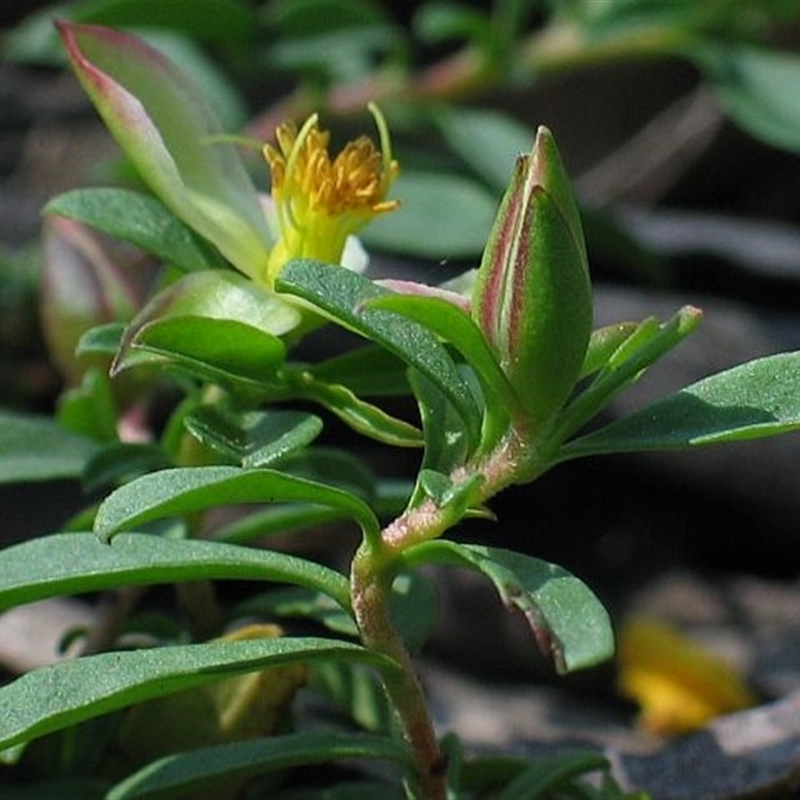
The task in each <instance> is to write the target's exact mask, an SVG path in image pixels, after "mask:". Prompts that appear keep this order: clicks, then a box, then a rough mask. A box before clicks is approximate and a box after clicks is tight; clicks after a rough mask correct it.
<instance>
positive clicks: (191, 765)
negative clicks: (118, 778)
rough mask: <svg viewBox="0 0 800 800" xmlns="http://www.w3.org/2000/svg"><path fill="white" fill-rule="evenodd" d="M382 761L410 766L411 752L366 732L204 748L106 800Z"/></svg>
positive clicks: (154, 769) (153, 768)
mask: <svg viewBox="0 0 800 800" xmlns="http://www.w3.org/2000/svg"><path fill="white" fill-rule="evenodd" d="M354 758H358V759H363V758H368V759H380V760H386V761H393V762H396V763H399V764H401V765H403V766H405V767H407V766H408V752H407V751H406V749H405V748H404V747H403V746H402V745H400V744H399V743H398V742H396V741H394V740H392V739H389V738H388V737H386V736H375V735H370V734H363V733H329V732H326V733H315V732H311V733H293V734H287V735H285V736H272V737H270V738H268V739H256V740H254V741H247V742H237V743H235V744H227V745H220V746H217V747H204V748H201V749H200V750H196V751H194V752H189V753H180V754H176V755H173V756H167V757H166V758H162V759H159V760H158V761H155V762H153V763H152V764H148V765H147V766H146V767H144V768H143V769H141V770H139V771H138V772H137V773H135V774H134V775H131V776H130V777H129V778H126V779H125V780H123V781H122V782H121V783H118V784H117V785H116V786H115V787H114V788H113V789H112V790H111V791H110V792H109V793H108V795H107V800H134V798H177V797H184V796H185V795H187V794H188V793H191V792H192V791H195V792H196V791H198V790H200V789H206V788H207V787H208V786H209V785H213V784H211V782H212V781H217V780H219V779H220V778H228V779H232V778H236V779H237V780H241V779H243V778H247V777H250V776H254V775H258V774H263V773H264V772H269V771H273V770H279V769H281V770H283V769H289V768H290V767H296V766H300V765H303V764H318V763H320V762H327V761H339V760H342V759H354Z"/></svg>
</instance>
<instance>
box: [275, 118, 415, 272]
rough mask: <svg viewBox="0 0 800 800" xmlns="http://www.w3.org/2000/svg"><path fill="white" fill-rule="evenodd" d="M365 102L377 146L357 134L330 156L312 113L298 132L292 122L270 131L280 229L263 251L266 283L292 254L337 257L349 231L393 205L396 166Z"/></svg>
mask: <svg viewBox="0 0 800 800" xmlns="http://www.w3.org/2000/svg"><path fill="white" fill-rule="evenodd" d="M369 108H370V112H371V113H372V115H373V117H374V118H375V124H376V125H377V128H378V133H379V135H380V143H381V150H380V151H379V150H378V149H377V148H376V147H375V145H374V144H373V142H372V140H371V139H369V138H368V137H366V136H360V137H359V138H358V139H355V140H354V141H351V142H348V143H347V145H345V147H344V149H343V150H342V151H341V152H340V153H339V154H338V155H337V156H336V157H335V158H333V159H332V158H331V156H330V154H329V152H328V142H329V139H330V135H329V133H328V132H327V131H323V130H320V128H319V127H318V125H317V121H318V117H317V115H316V114H314V115H312V116H311V117H309V118H308V119H307V120H306V122H305V124H304V125H303V126H302V127H301V128H300V130H299V131H298V130H297V128H296V127H295V126H294V125H293V124H292V123H284V124H282V125H281V126H280V127H279V128H278V130H277V131H276V138H277V145H278V146H277V147H273V146H272V145H269V144H267V145H265V146H264V157H265V158H266V160H267V163H268V164H269V167H270V170H271V172H272V199H273V201H274V203H275V211H276V215H277V227H278V234H279V239H278V242H277V244H276V245H275V247H274V248H273V250H272V252H271V253H270V258H269V264H268V276H267V280H268V283H269V284H270V285H271V284H272V282H273V281H274V280H275V277H276V276H277V274H278V273H279V272H280V270H281V268H282V267H283V265H284V264H286V262H287V261H289V260H290V259H292V258H314V259H318V260H320V261H326V262H328V263H331V264H338V263H340V262H341V259H342V253H343V251H344V246H345V242H346V241H347V237H348V236H350V235H352V234H354V233H356V232H358V231H359V230H361V228H363V227H364V226H365V225H366V224H367V223H368V222H370V221H371V220H372V219H374V218H375V217H377V216H379V215H381V214H385V213H386V212H388V211H393V210H394V209H395V208H397V206H398V205H399V203H398V201H396V200H387V199H386V194H387V193H388V191H389V189H390V187H391V185H392V183H393V182H394V180H395V178H396V177H397V174H398V172H399V167H398V164H397V162H396V161H395V160H394V159H393V158H392V151H391V143H390V140H389V133H388V130H387V127H386V123H385V121H384V119H383V116H382V115H381V113H380V112H379V111H378V109H377V108H376V107H375V106H374V105H370V107H369Z"/></svg>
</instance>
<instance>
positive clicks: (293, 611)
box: [228, 586, 358, 639]
mask: <svg viewBox="0 0 800 800" xmlns="http://www.w3.org/2000/svg"><path fill="white" fill-rule="evenodd" d="M228 616H229V618H230V619H234V620H235V619H242V618H243V617H254V616H255V617H260V618H261V619H264V618H267V619H275V618H276V617H278V618H299V619H304V620H306V622H318V623H319V624H320V625H324V626H325V627H326V628H327V629H328V630H330V631H333V632H334V633H337V634H339V635H344V636H349V637H351V638H353V639H355V638H357V637H358V627H357V626H356V623H355V620H354V619H353V617H352V616H351V615H350V614H349V613H347V612H346V611H345V610H344V609H343V608H342V607H341V606H339V605H338V604H337V603H336V601H335V600H333V599H332V598H331V597H329V596H328V595H326V594H323V593H322V592H316V591H314V590H313V589H307V588H306V587H304V586H286V587H284V588H281V589H270V590H269V591H267V592H264V593H263V594H259V595H255V596H252V597H249V598H248V599H247V600H245V601H244V602H243V603H239V604H238V605H237V606H236V607H235V608H233V609H231V611H230V613H229V615H228Z"/></svg>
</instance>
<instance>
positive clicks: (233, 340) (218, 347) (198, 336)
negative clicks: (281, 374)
mask: <svg viewBox="0 0 800 800" xmlns="http://www.w3.org/2000/svg"><path fill="white" fill-rule="evenodd" d="M285 355H286V346H285V345H284V343H283V342H282V341H281V340H280V339H279V338H278V337H277V336H273V335H272V334H269V333H265V332H264V331H262V330H259V329H258V328H255V327H253V326H252V325H247V324H245V323H243V322H237V321H236V320H232V319H212V318H210V317H171V318H167V319H160V320H155V321H154V322H150V323H148V324H147V325H145V326H143V327H142V328H139V329H138V330H137V331H136V333H135V334H134V335H133V336H132V337H131V339H130V340H129V341H128V342H127V343H126V345H125V346H124V348H123V349H122V350H121V351H120V352H119V353H118V356H117V358H116V359H115V360H114V364H113V366H112V375H113V376H116V375H118V374H120V373H121V372H122V371H124V370H126V369H129V368H131V367H137V366H142V365H146V364H172V365H173V366H176V367H180V368H182V369H184V370H186V371H188V372H190V373H191V374H194V375H197V376H199V377H201V378H206V379H210V380H214V381H223V382H232V383H239V382H244V383H246V384H262V383H266V382H268V381H269V379H270V378H271V377H272V376H273V375H274V374H275V372H276V371H277V370H278V368H279V367H280V366H281V365H282V364H283V361H284V357H285Z"/></svg>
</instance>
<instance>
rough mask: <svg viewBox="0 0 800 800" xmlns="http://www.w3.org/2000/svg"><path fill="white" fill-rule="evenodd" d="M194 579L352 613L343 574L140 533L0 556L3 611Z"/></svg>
mask: <svg viewBox="0 0 800 800" xmlns="http://www.w3.org/2000/svg"><path fill="white" fill-rule="evenodd" d="M193 580H251V581H270V582H279V583H290V584H294V585H298V586H305V587H307V588H310V589H313V590H315V591H319V592H323V593H324V594H326V595H327V596H329V597H332V598H333V599H334V600H335V601H336V602H337V603H338V604H339V605H340V606H342V608H344V609H349V607H350V599H349V598H350V595H349V589H348V584H347V579H346V578H345V577H344V576H343V575H341V574H340V573H338V572H336V571H334V570H332V569H329V568H328V567H323V566H322V565H320V564H315V563H314V562H312V561H307V560H305V559H302V558H298V557H296V556H291V555H289V554H287V553H280V552H277V551H272V550H260V549H254V548H250V547H241V546H239V545H233V544H224V543H221V542H208V541H201V540H193V539H183V540H182V539H166V538H163V537H161V536H151V535H147V534H141V533H133V534H131V533H121V534H118V535H117V536H116V537H115V538H114V541H113V542H112V544H111V545H110V546H109V545H106V544H103V543H102V542H99V541H98V540H97V537H95V536H93V535H92V534H90V533H57V534H53V535H52V536H42V537H39V538H37V539H31V540H30V541H28V542H22V543H21V544H17V545H14V546H12V547H7V548H5V549H4V550H0V612H2V611H4V610H6V609H8V608H12V607H13V606H17V605H22V604H23V603H31V602H34V601H36V600H42V599H44V598H47V597H54V596H56V595H61V594H79V593H84V592H96V591H100V590H102V589H111V588H114V587H117V586H133V585H143V584H156V583H174V582H177V581H193Z"/></svg>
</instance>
